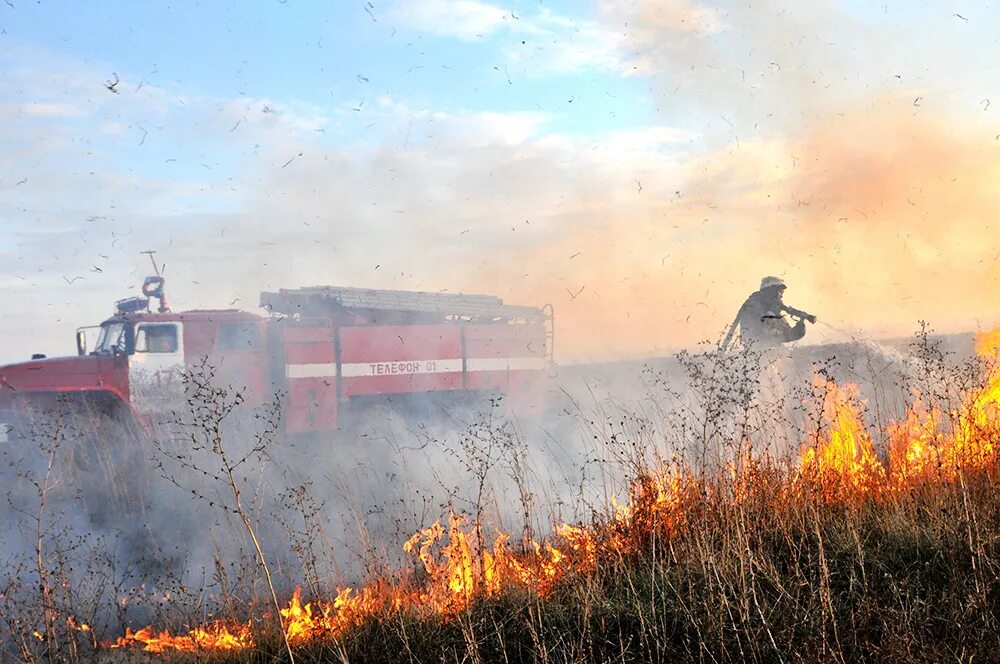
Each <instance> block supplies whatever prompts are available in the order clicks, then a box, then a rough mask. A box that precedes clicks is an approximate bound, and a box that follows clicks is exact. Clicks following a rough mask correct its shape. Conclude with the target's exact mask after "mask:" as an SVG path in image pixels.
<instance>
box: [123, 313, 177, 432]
mask: <svg viewBox="0 0 1000 664" xmlns="http://www.w3.org/2000/svg"><path fill="white" fill-rule="evenodd" d="M182 325H183V324H182V323H180V322H169V323H139V324H138V325H136V327H135V351H134V353H133V354H132V356H131V357H130V358H129V363H128V367H129V368H128V373H129V388H130V394H131V398H132V403H133V404H134V405H135V407H136V408H137V409H138V410H140V411H141V412H146V413H150V412H157V411H160V412H165V411H169V410H174V409H176V408H178V407H179V406H180V405H181V404H182V403H183V399H184V384H183V380H182V378H183V372H184V335H183V334H182V332H183V330H182V329H181V326H182Z"/></svg>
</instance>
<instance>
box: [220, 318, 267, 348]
mask: <svg viewBox="0 0 1000 664" xmlns="http://www.w3.org/2000/svg"><path fill="white" fill-rule="evenodd" d="M259 341H260V329H259V327H258V325H257V323H256V322H254V321H240V322H239V323H222V324H221V325H220V326H219V350H252V349H253V348H255V347H256V346H257V344H258V342H259Z"/></svg>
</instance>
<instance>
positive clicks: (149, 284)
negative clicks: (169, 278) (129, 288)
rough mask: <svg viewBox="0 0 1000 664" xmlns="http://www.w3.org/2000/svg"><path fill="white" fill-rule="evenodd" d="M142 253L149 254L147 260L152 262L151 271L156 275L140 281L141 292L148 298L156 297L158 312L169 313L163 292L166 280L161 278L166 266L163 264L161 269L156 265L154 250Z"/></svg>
mask: <svg viewBox="0 0 1000 664" xmlns="http://www.w3.org/2000/svg"><path fill="white" fill-rule="evenodd" d="M142 253H144V254H149V260H150V261H151V262H152V263H153V271H154V272H156V276H150V277H146V280H145V281H143V282H142V294H143V295H145V296H146V297H147V298H149V299H152V298H156V299H157V300H159V301H160V306H159V308H157V311H158V312H160V313H161V314H166V313H169V312H170V305H168V304H167V295H166V292H165V287H166V280H165V279H164V278H163V270H165V269H166V267H167V266H166V265H164V266H163V269H161V268H160V267H159V266H157V264H156V259H155V258H154V257H153V254H155V253H156V252H155V251H143V252H142ZM147 303H148V300H147ZM147 306H148V304H147Z"/></svg>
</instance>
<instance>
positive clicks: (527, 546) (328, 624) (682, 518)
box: [80, 329, 1000, 653]
mask: <svg viewBox="0 0 1000 664" xmlns="http://www.w3.org/2000/svg"><path fill="white" fill-rule="evenodd" d="M977 349H978V351H979V352H980V353H981V354H982V355H983V356H984V357H985V358H990V357H992V358H993V359H994V360H997V361H994V362H993V365H987V366H986V373H985V376H984V380H983V381H982V384H981V385H980V386H979V387H978V389H974V390H970V391H968V392H966V393H965V394H964V395H963V396H962V397H961V398H960V399H959V400H958V402H957V403H958V406H957V407H956V408H954V409H953V410H950V411H946V410H943V409H942V408H940V407H931V406H927V405H925V404H924V402H923V400H922V399H921V395H919V394H915V395H914V399H913V403H912V405H911V406H910V407H909V408H908V409H907V411H906V413H905V416H904V417H903V419H902V420H901V421H899V422H896V423H893V424H891V425H889V426H888V427H887V429H886V431H885V432H884V433H885V438H886V440H887V441H888V442H887V449H886V455H885V459H884V460H883V459H881V458H880V457H879V454H878V453H877V452H876V449H877V445H876V440H875V439H874V438H873V435H874V434H873V431H871V430H870V429H869V428H868V426H867V425H866V423H865V419H864V417H863V406H864V402H863V401H861V399H860V398H859V394H860V390H859V388H858V387H857V386H856V385H852V384H843V385H841V384H837V383H835V382H834V381H832V380H830V379H828V378H825V377H822V376H817V377H816V378H815V379H814V388H815V389H816V390H817V391H818V393H819V394H821V395H822V397H823V402H822V413H821V414H822V419H821V422H822V426H820V427H819V431H818V432H816V434H815V435H814V436H813V437H812V438H811V439H810V440H809V441H808V443H807V444H806V445H804V447H803V449H802V452H801V454H800V457H799V461H800V463H799V466H798V467H797V469H795V470H794V471H793V472H792V474H791V475H790V476H789V475H785V474H782V475H780V476H777V477H779V478H780V479H781V481H782V483H783V484H782V491H785V492H787V491H803V490H804V491H808V492H809V496H810V497H814V496H815V497H818V498H819V499H821V500H823V501H827V502H837V503H850V502H852V501H864V500H878V499H882V498H885V497H888V496H891V495H892V494H893V493H895V492H901V491H906V490H908V489H910V488H911V487H913V486H915V485H916V484H917V483H920V482H925V481H952V480H955V479H956V478H958V477H959V475H960V473H962V472H964V471H967V470H973V469H983V468H988V467H989V464H991V463H994V462H995V461H996V453H997V450H998V445H1000V358H998V355H1000V329H998V330H994V331H992V332H990V333H987V334H984V335H980V337H979V338H978V339H977ZM751 447H752V446H751V441H745V442H744V445H743V447H742V448H741V449H740V451H739V453H738V454H737V457H736V459H735V460H734V461H733V462H732V463H731V464H729V465H728V466H727V467H726V468H725V469H724V473H723V475H724V476H725V477H727V478H728V482H729V486H728V487H726V490H728V491H729V494H728V495H729V498H730V499H732V500H733V501H736V502H741V501H746V500H750V499H751V498H753V497H754V496H762V497H764V498H766V499H767V500H771V501H779V504H780V501H781V500H782V499H783V497H784V498H787V497H788V495H787V493H785V494H782V493H781V492H780V491H779V492H770V491H768V490H767V489H768V487H767V486H766V482H767V477H768V475H767V474H766V473H765V472H762V469H761V467H760V466H759V465H758V463H757V462H756V461H755V460H754V458H753V457H752V455H751V454H750V450H751ZM710 497H711V496H710V494H709V490H708V489H706V485H705V483H704V482H703V481H702V482H699V481H698V479H697V478H695V477H692V476H691V475H690V474H689V473H686V472H684V471H683V470H682V469H680V468H677V467H671V468H665V469H659V470H649V471H646V472H644V473H641V474H640V475H639V476H638V477H637V478H635V480H633V481H632V482H631V484H630V487H629V490H628V493H627V497H626V498H625V500H624V502H619V501H617V500H615V499H612V504H611V511H610V513H609V515H608V517H607V519H605V520H603V521H601V520H597V521H595V523H593V524H591V525H581V524H566V523H563V524H559V525H557V526H555V527H554V528H553V531H552V533H551V534H550V535H549V536H548V537H547V538H543V539H542V540H540V541H538V540H528V541H525V542H521V543H519V544H518V545H516V546H515V545H512V543H511V537H510V536H509V535H508V534H507V533H505V532H504V531H502V530H499V529H497V530H496V531H495V532H493V533H492V535H490V536H487V530H488V529H487V528H486V526H485V525H484V524H483V523H477V522H471V523H470V521H469V519H468V518H467V517H466V516H464V515H461V514H455V513H452V514H450V515H449V516H448V518H447V521H446V522H445V523H442V522H441V521H440V520H438V521H435V522H434V523H432V524H431V525H430V526H428V527H427V528H424V529H421V530H419V531H417V532H416V533H414V534H413V536H412V537H410V538H409V539H408V540H406V542H405V543H404V544H403V547H402V548H403V551H404V553H405V554H406V555H407V556H408V557H409V560H410V567H408V568H407V569H405V570H403V571H402V572H400V573H399V574H398V576H397V577H394V578H392V579H388V578H376V579H374V580H373V581H372V582H371V583H369V584H367V585H365V586H363V587H361V588H360V589H357V588H353V587H347V588H342V589H340V590H338V593H337V595H336V597H335V598H334V599H333V600H332V601H329V600H322V599H316V600H312V601H307V602H304V601H303V598H302V592H301V589H297V590H296V591H295V593H294V594H293V596H292V598H291V599H290V600H289V602H288V605H287V606H286V607H285V608H284V609H281V611H280V613H281V617H282V619H283V621H282V622H283V624H284V628H285V633H286V635H287V637H288V640H289V642H290V643H292V644H294V645H301V644H305V643H308V642H310V641H314V640H319V639H324V638H329V637H331V636H332V637H337V636H340V635H343V634H344V633H345V632H346V631H348V630H350V629H352V628H355V627H358V626H360V625H362V624H363V623H365V621H367V620H371V619H377V618H379V617H383V616H388V615H392V614H396V613H399V612H410V613H414V614H417V615H422V616H437V617H440V618H443V619H449V618H452V617H454V616H456V615H457V614H459V613H461V612H462V611H465V610H467V609H469V608H470V607H471V606H472V605H473V604H474V603H476V602H479V601H488V600H489V599H490V598H493V597H497V596H499V595H501V594H503V593H505V592H508V591H510V590H512V589H521V590H524V591H528V592H531V593H535V594H536V595H537V596H539V597H545V596H546V595H548V594H550V593H552V592H553V591H554V590H555V589H556V588H557V587H558V586H559V584H561V583H565V582H568V581H571V580H573V579H574V578H578V577H583V576H585V575H587V574H589V573H592V572H593V571H594V570H595V569H597V568H598V567H599V566H600V564H601V562H602V561H604V560H609V559H613V558H616V557H620V556H623V555H641V554H642V553H643V552H644V551H648V550H649V547H651V546H657V545H658V543H663V542H669V541H671V540H672V539H673V538H679V537H683V536H684V535H685V534H686V533H687V532H689V530H690V529H691V527H692V526H693V524H695V523H697V521H698V518H699V515H698V513H697V510H698V509H699V505H703V504H704V501H705V500H706V499H709V498H710ZM80 629H87V628H86V626H82V627H80ZM254 643H255V640H254V634H253V633H252V631H251V627H250V623H245V624H244V623H239V622H227V621H216V622H210V623H207V624H206V625H203V626H199V627H195V628H193V629H192V630H190V631H189V632H187V633H186V634H182V635H177V636H174V635H171V634H170V633H169V632H167V631H159V632H158V631H155V630H153V628H151V627H145V628H143V629H141V630H139V631H137V632H133V631H131V630H128V631H127V632H126V634H125V636H123V637H120V638H119V639H118V640H117V641H116V642H114V643H113V644H111V647H114V648H124V647H129V648H141V649H143V650H146V651H149V652H153V653H164V652H168V651H178V652H187V653H190V652H201V651H211V650H216V651H234V650H245V649H247V648H251V647H253V645H254Z"/></svg>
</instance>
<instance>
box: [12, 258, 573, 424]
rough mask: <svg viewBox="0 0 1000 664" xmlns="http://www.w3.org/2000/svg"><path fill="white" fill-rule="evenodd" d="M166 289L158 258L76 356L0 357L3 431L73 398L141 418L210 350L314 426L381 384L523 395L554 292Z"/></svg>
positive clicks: (291, 419) (249, 395)
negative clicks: (249, 297) (204, 303)
mask: <svg viewBox="0 0 1000 664" xmlns="http://www.w3.org/2000/svg"><path fill="white" fill-rule="evenodd" d="M154 267H155V262H154ZM164 289H165V281H164V278H163V276H162V275H161V274H160V272H159V270H158V269H157V274H156V275H155V276H151V277H148V278H147V279H146V280H145V283H144V284H143V287H142V296H140V297H133V298H128V299H125V300H120V301H118V302H116V303H115V313H114V315H113V316H111V317H110V318H108V319H107V320H105V321H104V322H103V323H101V324H100V325H97V326H93V327H83V328H80V329H79V330H78V331H77V335H76V341H77V355H76V356H70V357H59V358H47V357H44V356H40V355H36V356H34V357H33V358H32V360H31V361H28V362H22V363H18V364H10V365H7V366H3V367H0V421H3V420H8V422H4V426H3V427H2V428H0V438H3V437H5V436H6V435H7V433H9V432H10V431H12V430H13V428H14V426H15V425H14V423H13V422H11V420H16V419H18V418H20V417H23V415H24V413H27V412H36V413H37V412H41V411H45V410H48V411H52V410H67V409H75V410H76V411H81V412H82V411H86V412H87V413H89V414H90V415H91V416H95V414H96V416H97V417H104V418H107V419H109V420H113V421H116V422H119V423H121V422H124V423H125V424H126V425H127V426H128V427H129V428H132V429H134V430H135V431H139V432H141V431H142V430H143V429H144V428H146V427H148V424H149V422H150V421H151V419H152V418H154V417H155V416H156V414H157V413H163V412H166V411H169V410H170V409H172V408H174V407H176V405H177V404H178V403H181V401H179V400H183V398H184V389H185V388H184V385H185V381H184V376H185V372H187V371H190V370H191V369H192V367H195V366H198V365H200V364H201V365H205V366H211V367H212V371H213V373H214V377H213V381H214V382H215V383H217V384H219V385H221V386H222V387H226V388H231V389H237V390H240V391H241V393H242V395H243V400H244V403H245V404H247V405H248V406H251V407H253V406H260V405H263V404H266V403H269V402H271V401H273V400H274V399H275V398H279V399H280V403H281V426H282V428H283V430H284V431H285V432H286V433H288V434H309V433H324V432H333V431H335V430H337V429H340V428H342V427H343V425H344V423H345V422H347V421H349V420H350V417H351V413H352V412H353V411H354V410H355V409H354V408H353V406H354V405H357V404H363V403H365V402H366V401H368V400H371V399H373V398H386V397H389V398H390V399H392V400H393V402H394V403H397V404H400V405H401V406H403V407H405V404H406V401H407V399H408V398H413V397H419V396H421V395H424V396H426V395H430V394H435V395H448V396H451V397H459V398H460V397H468V396H471V395H493V394H503V395H507V396H509V397H512V398H513V397H518V396H522V395H524V394H525V393H526V390H528V389H530V386H531V384H532V381H534V380H535V379H536V378H538V377H540V376H541V375H542V374H544V373H545V371H546V369H547V367H549V366H550V364H551V360H552V341H553V327H552V324H553V318H552V308H551V306H548V305H546V306H544V307H529V306H513V305H509V304H505V303H504V302H503V301H502V300H501V299H500V298H497V297H492V296H488V295H464V294H451V293H427V292H408V291H396V290H373V289H365V288H346V287H334V286H316V287H310V288H297V289H281V290H279V291H277V292H265V293H261V295H260V305H261V307H262V309H263V311H264V313H263V314H258V313H252V312H247V311H239V310H235V309H220V310H194V311H184V312H174V311H172V310H171V309H170V307H169V305H168V304H167V298H166V295H165V292H164ZM154 307H155V310H154ZM276 395H277V397H276Z"/></svg>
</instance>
